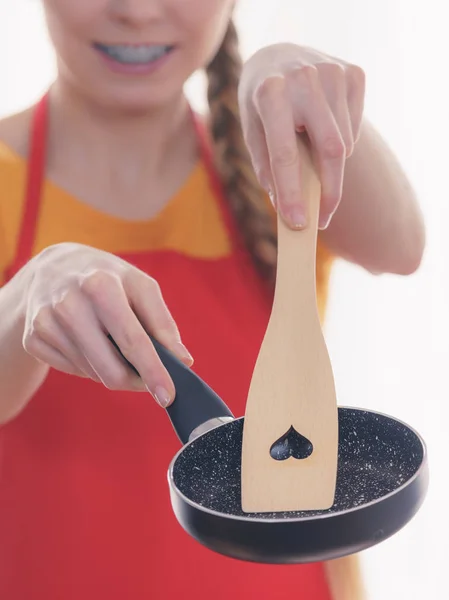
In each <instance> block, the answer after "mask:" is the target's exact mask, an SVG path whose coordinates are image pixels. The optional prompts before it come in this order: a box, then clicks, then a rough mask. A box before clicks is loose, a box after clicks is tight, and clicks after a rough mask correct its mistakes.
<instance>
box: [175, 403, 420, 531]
mask: <svg viewBox="0 0 449 600" xmlns="http://www.w3.org/2000/svg"><path fill="white" fill-rule="evenodd" d="M337 408H338V409H342V410H355V411H359V412H365V413H370V414H372V415H376V416H379V417H383V418H387V419H389V420H391V421H395V422H396V423H399V424H400V425H403V426H404V427H405V428H406V429H408V430H409V431H411V432H412V433H413V434H414V435H415V436H416V437H417V439H418V441H419V443H420V444H421V447H422V453H423V455H422V459H421V464H420V465H419V467H418V468H417V470H416V472H415V473H414V474H413V475H412V476H411V477H410V478H409V479H408V480H407V481H406V482H405V483H403V484H402V485H400V486H399V487H397V488H396V489H395V490H393V491H391V492H388V494H385V495H384V496H381V497H380V498H376V499H375V500H370V501H369V502H366V503H365V504H360V505H359V506H355V507H353V508H348V509H345V510H339V511H335V512H323V513H320V514H315V515H310V516H305V517H292V518H288V517H287V518H285V517H283V518H279V517H278V518H276V517H270V518H263V517H251V516H241V515H232V514H229V513H222V512H218V511H216V510H212V509H210V508H207V507H205V506H201V504H198V503H197V502H193V500H191V499H190V498H188V497H187V496H186V495H185V494H183V492H181V491H180V490H179V489H178V487H177V486H176V484H175V480H174V476H173V467H174V465H175V463H176V461H177V459H178V458H179V456H180V455H181V454H182V453H183V452H184V450H186V449H187V448H188V446H190V445H191V444H193V443H194V442H195V441H196V440H198V439H200V438H201V437H203V436H204V435H207V434H208V433H209V431H211V429H210V430H209V431H206V432H205V433H202V434H201V435H199V436H198V437H197V438H195V439H194V440H192V441H190V442H188V443H187V444H184V445H183V446H182V447H181V448H180V450H178V452H177V453H176V454H175V456H174V457H173V459H172V460H171V462H170V464H169V467H168V471H167V477H168V481H169V485H170V490H171V491H172V492H174V493H176V495H177V496H178V497H179V498H180V499H181V500H182V501H183V502H185V503H186V504H189V505H190V506H191V507H192V508H194V509H196V510H199V511H201V512H204V513H208V514H209V515H211V516H213V517H218V518H221V519H230V520H233V521H244V522H245V523H248V522H254V523H266V524H270V523H271V524H277V525H280V524H281V523H304V522H308V521H317V520H322V519H332V518H337V517H339V516H340V517H341V516H342V515H348V514H350V513H354V512H358V511H361V510H365V509H367V508H370V507H372V506H374V505H376V504H380V503H381V502H384V501H385V500H387V499H388V498H391V497H393V496H395V495H397V494H398V493H400V492H401V491H403V490H404V489H405V488H407V487H409V486H410V485H412V483H413V482H414V481H415V480H416V479H418V478H419V477H420V476H421V474H422V472H424V471H425V470H427V462H428V461H427V458H428V451H427V445H426V442H425V441H424V439H423V437H422V436H421V434H420V433H419V432H418V431H417V430H416V429H415V428H414V427H411V426H410V425H409V424H408V423H406V422H405V421H402V420H401V419H398V418H396V417H393V416H392V415H389V414H387V413H382V412H380V411H375V410H370V409H365V408H360V407H357V406H347V405H345V406H338V407H337ZM242 419H244V417H236V418H235V419H234V421H240V420H242ZM232 422H233V421H230V423H232ZM230 423H223V424H222V425H218V426H217V427H214V429H217V428H221V427H225V426H226V425H229V424H230Z"/></svg>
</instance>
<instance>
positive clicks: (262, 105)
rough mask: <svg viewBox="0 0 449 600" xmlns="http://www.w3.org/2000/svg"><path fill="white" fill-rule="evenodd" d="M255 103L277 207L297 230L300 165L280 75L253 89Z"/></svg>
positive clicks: (301, 213)
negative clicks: (254, 90) (262, 132)
mask: <svg viewBox="0 0 449 600" xmlns="http://www.w3.org/2000/svg"><path fill="white" fill-rule="evenodd" d="M255 103H256V107H257V110H258V112H259V115H260V120H261V122H262V125H263V129H264V133H265V139H266V146H267V149H268V155H269V160H270V168H271V175H272V179H273V183H274V191H275V194H276V201H277V203H278V207H279V210H280V212H281V214H282V216H283V218H284V220H285V221H286V222H287V223H288V224H289V225H290V227H293V228H295V229H300V228H302V227H304V226H305V225H306V214H305V210H304V206H303V199H302V197H301V165H300V160H299V152H298V147H297V140H296V131H295V122H294V118H293V112H292V106H291V102H290V101H289V98H288V95H287V90H286V84H285V80H284V78H283V77H272V78H270V79H267V80H265V81H264V83H263V85H262V86H260V87H259V88H258V90H257V92H256V95H255Z"/></svg>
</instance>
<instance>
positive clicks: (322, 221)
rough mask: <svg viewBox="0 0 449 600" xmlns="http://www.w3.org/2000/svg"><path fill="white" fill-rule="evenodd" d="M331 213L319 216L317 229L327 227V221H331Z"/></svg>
mask: <svg viewBox="0 0 449 600" xmlns="http://www.w3.org/2000/svg"><path fill="white" fill-rule="evenodd" d="M331 219H332V215H327V216H325V217H320V220H319V221H318V229H327V228H328V227H329V223H330V222H331Z"/></svg>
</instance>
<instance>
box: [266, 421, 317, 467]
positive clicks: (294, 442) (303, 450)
mask: <svg viewBox="0 0 449 600" xmlns="http://www.w3.org/2000/svg"><path fill="white" fill-rule="evenodd" d="M312 452H313V444H312V442H311V441H310V440H308V439H307V438H306V437H304V436H303V435H301V434H300V433H298V432H297V431H296V429H295V428H294V427H293V425H292V426H291V427H290V429H289V430H288V431H287V433H284V435H283V436H282V437H280V438H279V439H278V440H276V441H275V442H274V444H273V445H272V446H271V448H270V456H271V458H274V460H287V459H288V458H290V457H293V458H297V459H304V458H308V457H309V456H310V455H311V454H312Z"/></svg>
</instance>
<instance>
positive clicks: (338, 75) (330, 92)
mask: <svg viewBox="0 0 449 600" xmlns="http://www.w3.org/2000/svg"><path fill="white" fill-rule="evenodd" d="M318 73H319V76H320V80H321V85H322V88H323V90H324V94H325V96H326V98H327V102H328V105H329V107H330V109H331V111H332V114H333V115H334V119H335V121H336V123H337V126H338V129H339V130H340V134H341V137H342V139H343V142H344V145H345V149H346V158H348V157H349V156H351V154H352V152H353V150H354V135H353V131H352V122H351V117H350V114H349V107H348V98H347V96H348V91H347V86H346V71H345V68H344V67H343V66H342V65H340V64H338V63H332V64H323V65H319V67H318Z"/></svg>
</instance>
